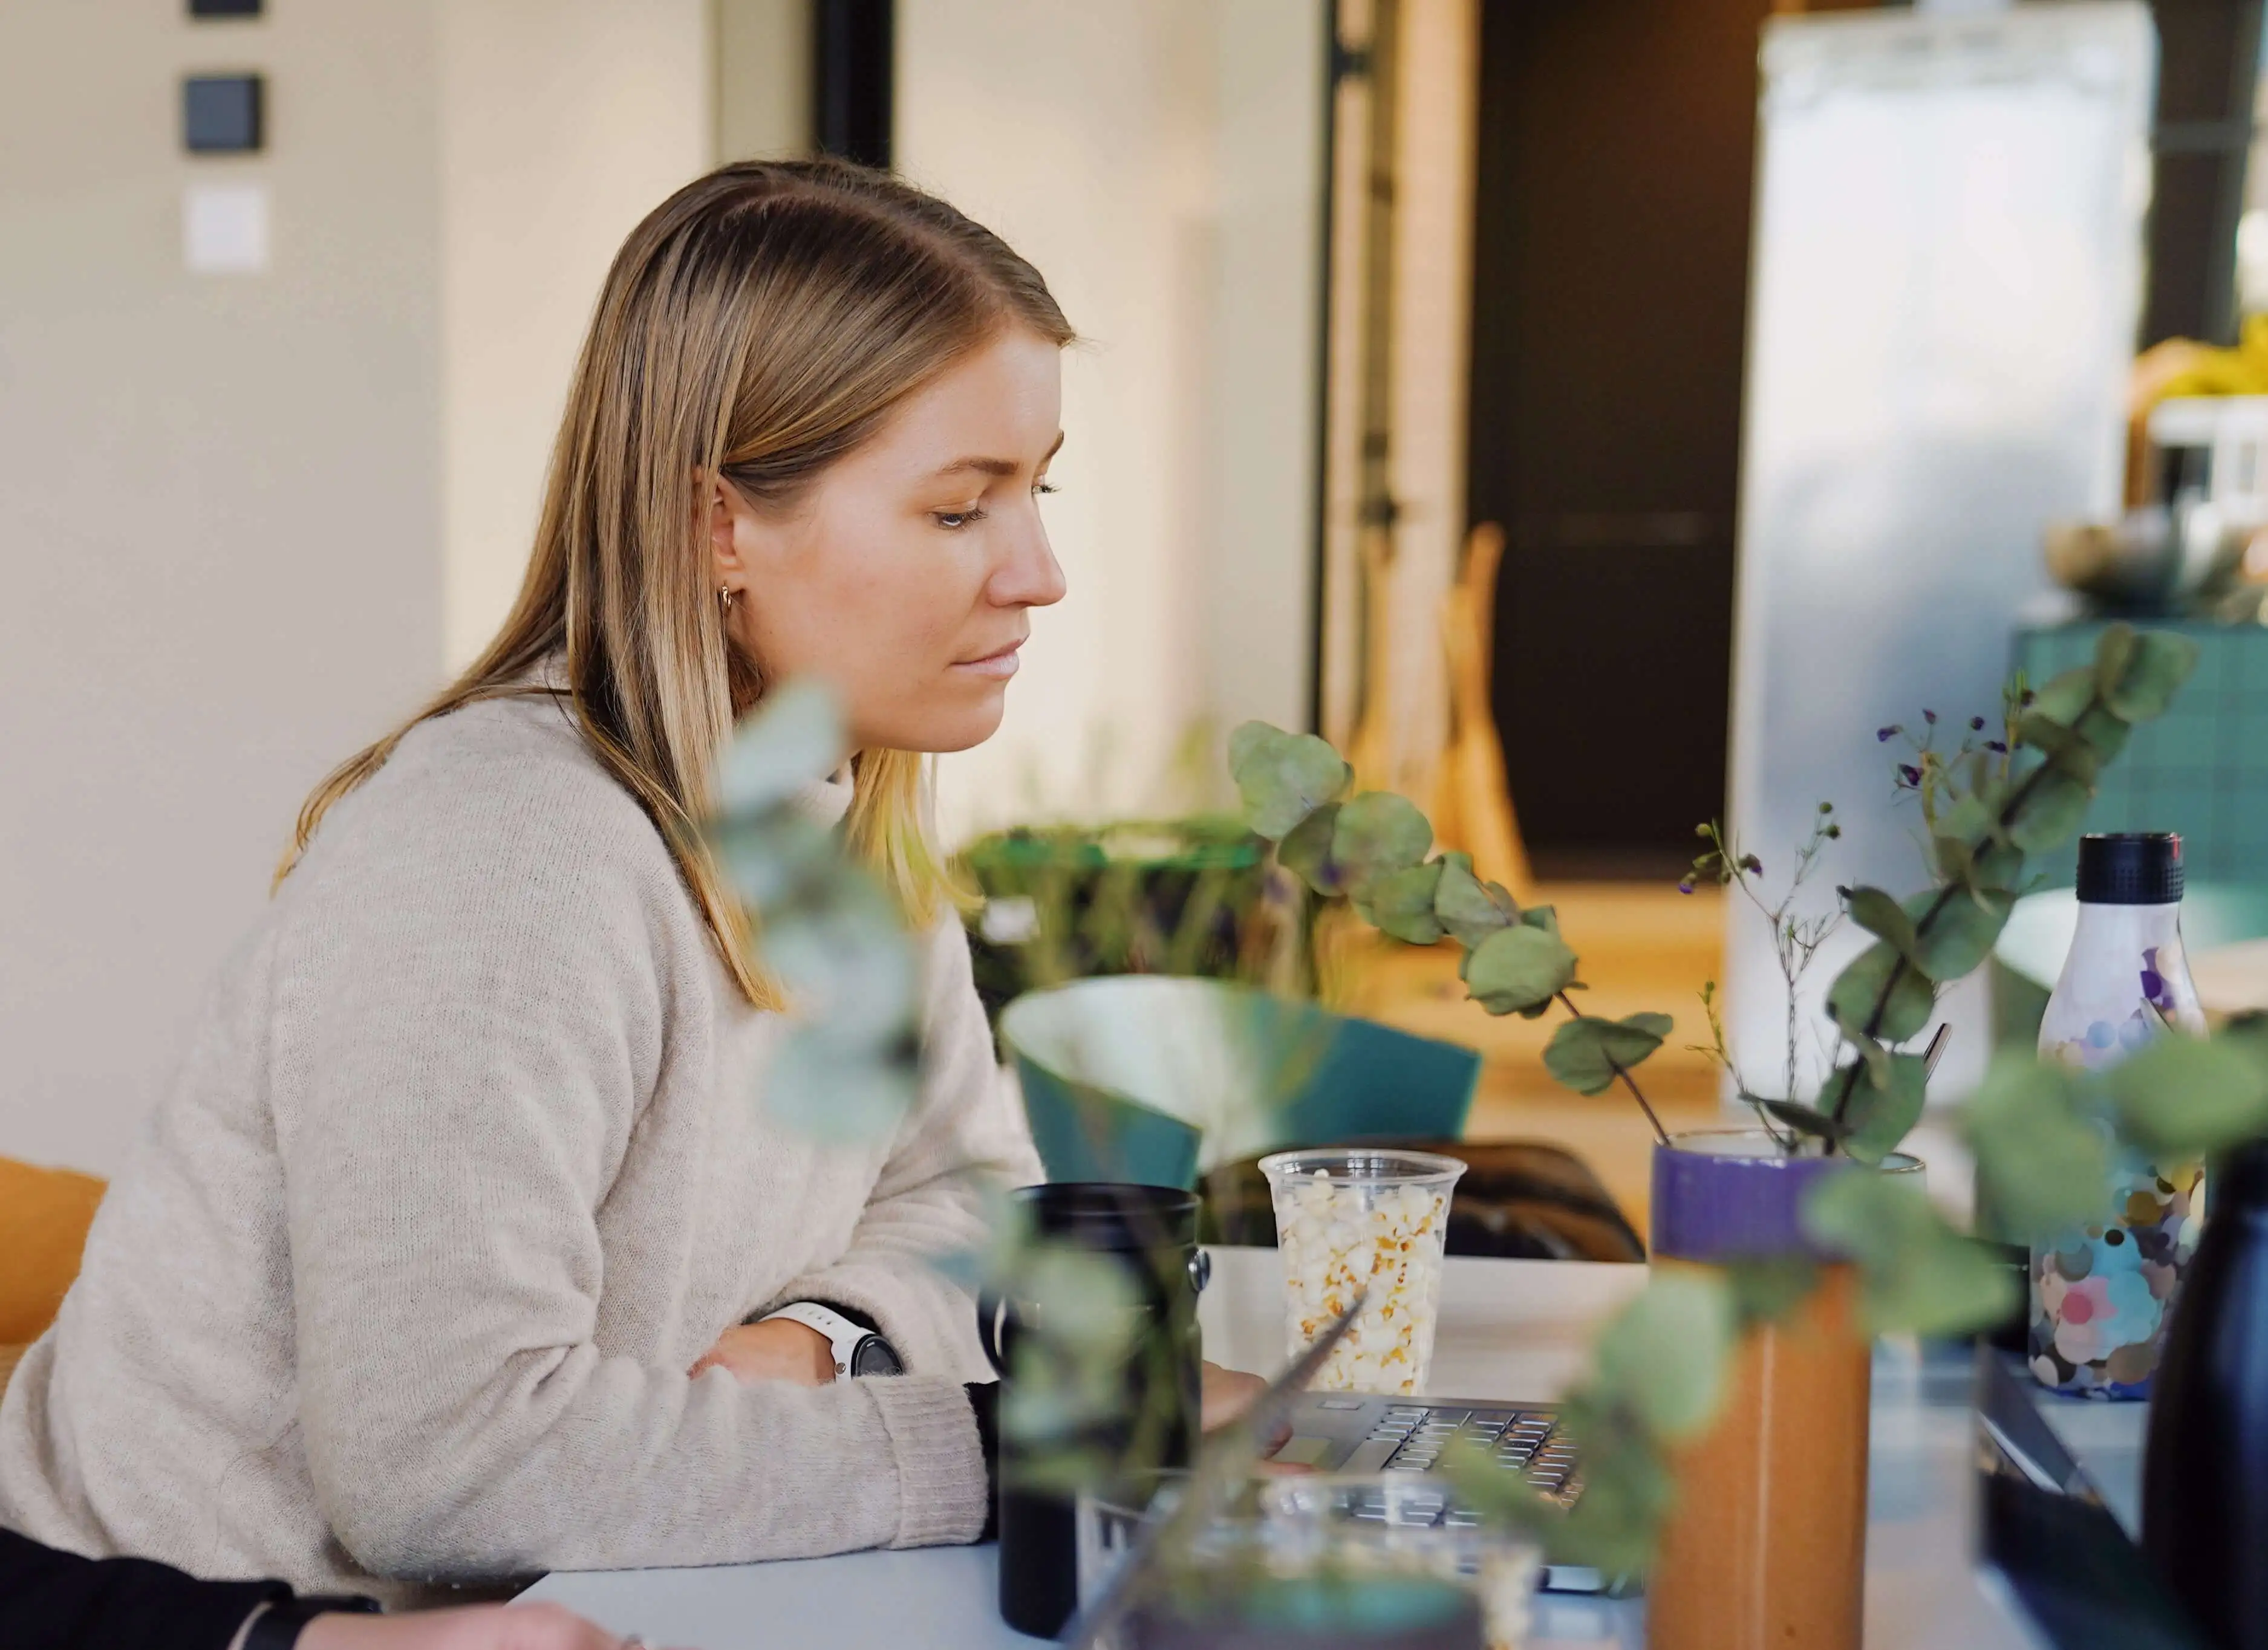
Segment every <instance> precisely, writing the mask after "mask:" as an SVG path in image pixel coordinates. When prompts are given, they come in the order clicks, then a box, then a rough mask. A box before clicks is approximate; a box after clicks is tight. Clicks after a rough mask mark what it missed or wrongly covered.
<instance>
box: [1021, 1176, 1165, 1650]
mask: <svg viewBox="0 0 2268 1650" xmlns="http://www.w3.org/2000/svg"><path fill="white" fill-rule="evenodd" d="M1013 1195H1014V1197H1015V1199H1016V1201H1017V1202H1018V1203H1020V1205H1022V1206H1023V1209H1024V1213H1025V1214H1026V1215H1027V1217H1028V1219H1029V1220H1030V1222H1031V1228H1032V1230H1033V1232H1034V1233H1035V1235H1036V1236H1038V1237H1039V1238H1040V1239H1041V1240H1042V1242H1046V1243H1060V1244H1066V1245H1071V1246H1075V1247H1077V1248H1079V1249H1083V1250H1086V1251H1088V1252H1089V1253H1091V1254H1094V1255H1100V1256H1104V1257H1107V1258H1109V1259H1111V1260H1113V1261H1115V1262H1116V1263H1117V1264H1118V1265H1121V1266H1123V1268H1124V1269H1125V1272H1126V1275H1127V1278H1128V1280H1129V1281H1130V1283H1131V1284H1132V1285H1133V1293H1134V1295H1135V1298H1136V1299H1137V1301H1138V1302H1139V1306H1138V1310H1139V1311H1140V1312H1141V1314H1142V1324H1141V1326H1140V1329H1139V1331H1138V1333H1137V1334H1136V1335H1135V1336H1134V1337H1133V1342H1132V1351H1131V1352H1130V1353H1129V1354H1128V1357H1127V1360H1126V1362H1125V1365H1124V1367H1123V1372H1122V1379H1121V1381H1120V1383H1119V1392H1118V1395H1117V1397H1118V1402H1117V1403H1116V1404H1115V1405H1114V1406H1113V1408H1112V1411H1111V1413H1110V1414H1109V1415H1108V1417H1107V1418H1105V1419H1101V1420H1099V1421H1097V1422H1096V1423H1094V1425H1093V1426H1091V1427H1090V1428H1088V1429H1087V1430H1086V1432H1085V1433H1083V1434H1081V1436H1080V1437H1079V1440H1078V1441H1077V1442H1078V1445H1079V1448H1080V1449H1081V1450H1082V1452H1083V1453H1085V1452H1092V1453H1093V1454H1094V1455H1095V1456H1100V1457H1101V1459H1103V1460H1105V1461H1111V1462H1116V1463H1121V1464H1125V1465H1135V1466H1144V1467H1152V1466H1154V1467H1185V1466H1187V1465H1188V1464H1189V1457H1190V1456H1191V1453H1192V1452H1193V1451H1194V1449H1195V1448H1196V1445H1197V1426H1198V1414H1199V1410H1198V1404H1199V1401H1200V1394H1199V1390H1200V1383H1201V1380H1202V1363H1203V1356H1204V1353H1203V1348H1202V1346H1201V1343H1200V1341H1199V1338H1198V1331H1197V1292H1198V1291H1199V1290H1201V1289H1203V1288H1204V1282H1205V1276H1206V1272H1207V1265H1206V1258H1205V1257H1204V1254H1203V1253H1202V1252H1201V1251H1200V1250H1198V1248H1197V1196H1196V1194H1195V1193H1194V1192H1182V1191H1177V1190H1175V1189H1173V1188H1170V1187H1166V1186H1138V1185H1130V1184H1117V1183H1115V1182H1077V1181H1071V1182H1064V1183H1060V1184H1052V1185H1043V1186H1025V1187H1023V1188H1021V1189H1020V1191H1018V1192H1015V1193H1014V1194H1013ZM1038 1310H1039V1309H1038V1306H1037V1304H1036V1303H1035V1302H1030V1301H1019V1300H1017V1299H1016V1298H1015V1297H1014V1296H1013V1295H1009V1296H1007V1297H1005V1298H1003V1297H998V1296H992V1295H987V1296H986V1297H985V1298H984V1299H983V1301H982V1302H980V1304H979V1311H980V1314H981V1316H982V1320H983V1321H982V1323H981V1324H980V1331H981V1333H982V1336H983V1342H984V1351H985V1355H986V1356H988V1357H989V1358H990V1359H991V1360H992V1367H993V1368H996V1369H998V1371H999V1372H1000V1378H1001V1380H1002V1382H1004V1383H1005V1384H1004V1385H1003V1388H1002V1391H1001V1397H1002V1398H1003V1400H1004V1402H1005V1399H1006V1398H1007V1397H1008V1396H1009V1390H1010V1388H1011V1387H1013V1382H1014V1381H1015V1378H1016V1377H1015V1368H1016V1344H1017V1338H1018V1337H1019V1336H1020V1334H1022V1333H1023V1332H1025V1331H1026V1330H1027V1328H1029V1327H1031V1326H1032V1325H1033V1324H1035V1321H1036V1317H1037V1314H1038ZM1161 1372H1162V1373H1161ZM1161 1382H1168V1383H1170V1388H1171V1390H1170V1391H1168V1392H1163V1393H1161V1392H1160V1384H1161ZM1145 1407H1147V1408H1148V1412H1149V1415H1150V1418H1151V1423H1152V1426H1155V1424H1156V1422H1157V1420H1158V1419H1159V1417H1160V1416H1162V1417H1163V1421H1164V1425H1163V1428H1162V1431H1161V1432H1160V1433H1156V1434H1151V1433H1148V1432H1147V1431H1146V1429H1143V1430H1144V1435H1145V1437H1146V1438H1147V1440H1148V1441H1149V1442H1151V1443H1153V1444H1155V1445H1156V1446H1157V1448H1156V1449H1155V1451H1154V1452H1153V1451H1152V1450H1151V1449H1149V1448H1145V1450H1144V1454H1145V1456H1147V1457H1148V1458H1147V1459H1145V1460H1144V1461H1142V1462H1139V1463H1130V1462H1129V1461H1128V1459H1127V1458H1128V1456H1129V1453H1130V1451H1131V1450H1132V1448H1134V1445H1135V1443H1136V1440H1137V1435H1138V1421H1139V1419H1140V1418H1141V1417H1142V1416H1143V1415H1144V1413H1145ZM1004 1413H1005V1410H1004ZM1028 1464H1029V1463H1028V1459H1027V1456H1026V1454H1025V1452H1024V1451H1023V1450H1022V1449H1020V1448H1019V1447H1018V1445H1017V1444H1016V1442H1015V1441H1013V1439H1011V1438H1010V1437H1009V1436H1008V1434H1007V1429H1006V1428H1005V1426H1004V1427H1003V1428H1002V1432H1001V1439H1000V1617H1001V1619H1002V1620H1003V1621H1005V1622H1006V1623H1007V1624H1008V1625H1010V1626H1011V1627H1013V1628H1014V1629H1015V1630H1016V1631H1017V1632H1026V1633H1030V1634H1032V1635H1034V1636H1035V1637H1036V1638H1041V1639H1052V1638H1054V1637H1055V1636H1056V1635H1057V1633H1058V1632H1062V1631H1063V1627H1064V1623H1065V1622H1067V1621H1069V1620H1070V1619H1071V1614H1072V1612H1073V1611H1074V1610H1077V1608H1078V1606H1079V1536H1078V1517H1077V1511H1076V1507H1075V1505H1074V1503H1073V1501H1072V1500H1071V1497H1069V1496H1067V1495H1064V1494H1063V1493H1062V1492H1059V1491H1056V1490H1049V1489H1042V1488H1039V1487H1036V1486H1034V1485H1031V1484H1030V1483H1029V1481H1028V1480H1029V1478H1030V1474H1029V1473H1028V1471H1027V1470H1026V1469H1027V1466H1028Z"/></svg>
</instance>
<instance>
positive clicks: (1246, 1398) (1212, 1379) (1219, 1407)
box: [1202, 1363, 1268, 1432]
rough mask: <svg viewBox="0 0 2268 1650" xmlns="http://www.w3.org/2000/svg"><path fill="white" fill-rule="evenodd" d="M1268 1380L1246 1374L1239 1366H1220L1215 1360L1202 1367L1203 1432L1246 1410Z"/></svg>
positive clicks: (1234, 1417) (1262, 1390) (1230, 1419)
mask: <svg viewBox="0 0 2268 1650" xmlns="http://www.w3.org/2000/svg"><path fill="white" fill-rule="evenodd" d="M1266 1390H1268V1383H1267V1382H1265V1381H1263V1380H1262V1379H1261V1378H1260V1377H1259V1376H1258V1375H1247V1374H1245V1373H1244V1371H1242V1370H1241V1369H1224V1368H1221V1367H1220V1366H1219V1364H1217V1363H1208V1364H1206V1365H1205V1366H1204V1384H1203V1388H1202V1392H1203V1397H1204V1404H1203V1410H1204V1420H1203V1424H1204V1429H1205V1431H1207V1432H1211V1431H1212V1429H1213V1428H1214V1427H1216V1426H1226V1425H1227V1424H1228V1423H1229V1422H1231V1421H1233V1420H1234V1419H1236V1418H1237V1417H1238V1416H1240V1415H1241V1414H1243V1413H1244V1412H1245V1411H1247V1410H1248V1409H1250V1408H1251V1407H1252V1405H1253V1404H1254V1403H1255V1402H1256V1401H1257V1400H1258V1398H1259V1397H1260V1395H1261V1394H1262V1393H1263V1392H1265V1391H1266Z"/></svg>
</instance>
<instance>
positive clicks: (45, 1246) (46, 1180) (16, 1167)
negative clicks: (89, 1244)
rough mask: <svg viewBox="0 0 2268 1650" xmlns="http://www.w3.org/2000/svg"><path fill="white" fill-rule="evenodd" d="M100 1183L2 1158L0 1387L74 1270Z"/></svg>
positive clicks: (47, 1320) (49, 1316)
mask: <svg viewBox="0 0 2268 1650" xmlns="http://www.w3.org/2000/svg"><path fill="white" fill-rule="evenodd" d="M103 1191H104V1183H103V1182H102V1181H99V1180H97V1179H96V1178H95V1177H93V1176H92V1175H82V1174H80V1173H78V1172H77V1171H76V1170H70V1169H40V1168H38V1167H35V1166H34V1165H33V1164H31V1163H19V1162H16V1161H15V1160H14V1159H13V1158H9V1157H0V1390H6V1388H7V1384H8V1377H9V1376H10V1375H13V1374H14V1373H15V1370H16V1365H17V1363H18V1360H20V1359H21V1358H22V1357H23V1355H24V1350H25V1348H26V1347H27V1346H30V1345H31V1344H32V1342H33V1341H35V1340H37V1339H38V1338H40V1335H41V1334H43V1333H44V1332H45V1331H46V1330H47V1327H48V1324H52V1323H54V1322H55V1312H56V1310H57V1309H59V1308H60V1307H61V1306H62V1305H63V1294H64V1292H65V1291H66V1290H68V1289H69V1288H70V1286H71V1280H72V1279H73V1278H76V1277H77V1276H78V1262H79V1256H80V1254H81V1253H82V1252H83V1251H84V1250H85V1248H86V1228H87V1226H88V1225H89V1223H90V1222H92V1221H93V1219H94V1209H95V1206H96V1205H97V1204H99V1203H100V1202H101V1201H102V1194H103Z"/></svg>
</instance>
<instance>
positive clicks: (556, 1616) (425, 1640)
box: [299, 1604, 622, 1650]
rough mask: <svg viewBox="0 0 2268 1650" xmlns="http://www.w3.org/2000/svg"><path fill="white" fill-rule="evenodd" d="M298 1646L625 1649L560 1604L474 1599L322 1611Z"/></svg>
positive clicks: (344, 1649) (345, 1649) (305, 1649)
mask: <svg viewBox="0 0 2268 1650" xmlns="http://www.w3.org/2000/svg"><path fill="white" fill-rule="evenodd" d="M299 1650H622V1639H617V1638H615V1635H614V1634H612V1633H610V1632H608V1631H607V1630H606V1629H605V1628H603V1627H600V1626H595V1625H593V1624H592V1623H590V1622H587V1621H585V1620H584V1619H583V1618H582V1617H580V1616H578V1615H577V1614H575V1612H574V1611H572V1610H567V1609H564V1608H563V1607H562V1606H560V1605H557V1604H476V1605H474V1606H472V1607H470V1608H468V1609H464V1610H428V1611H424V1612H423V1613H422V1614H416V1615H409V1616H318V1617H315V1618H314V1620H313V1621H311V1622H309V1623H308V1624H306V1626H305V1627H303V1628H301V1629H300V1631H299Z"/></svg>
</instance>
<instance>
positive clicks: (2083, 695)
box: [2031, 664, 2096, 728]
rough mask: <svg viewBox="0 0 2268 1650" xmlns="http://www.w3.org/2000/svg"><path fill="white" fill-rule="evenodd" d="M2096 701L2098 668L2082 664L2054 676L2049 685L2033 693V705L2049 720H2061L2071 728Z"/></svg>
mask: <svg viewBox="0 0 2268 1650" xmlns="http://www.w3.org/2000/svg"><path fill="white" fill-rule="evenodd" d="M2095 702H2096V701H2095V667H2094V666H2093V665H2091V664H2082V665H2080V666H2079V667H2077V668H2076V669H2074V670H2069V671H2065V672H2064V673H2063V674H2062V675H2060V676H2058V677H2055V678H2052V679H2051V680H2050V681H2049V682H2048V684H2047V686H2044V687H2043V688H2041V689H2040V690H2039V691H2038V692H2037V693H2035V694H2034V695H2033V696H2032V706H2031V708H2033V709H2034V710H2036V711H2037V712H2039V714H2040V715H2043V716H2045V717H2047V718H2048V719H2049V720H2051V721H2052V722H2061V723H2063V725H2064V726H2065V727H2066V728H2068V727H2071V726H2072V725H2073V723H2075V722H2078V721H2079V719H2080V715H2081V713H2083V712H2084V711H2085V710H2086V709H2087V708H2088V706H2090V705H2092V704H2094V703H2095Z"/></svg>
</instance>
